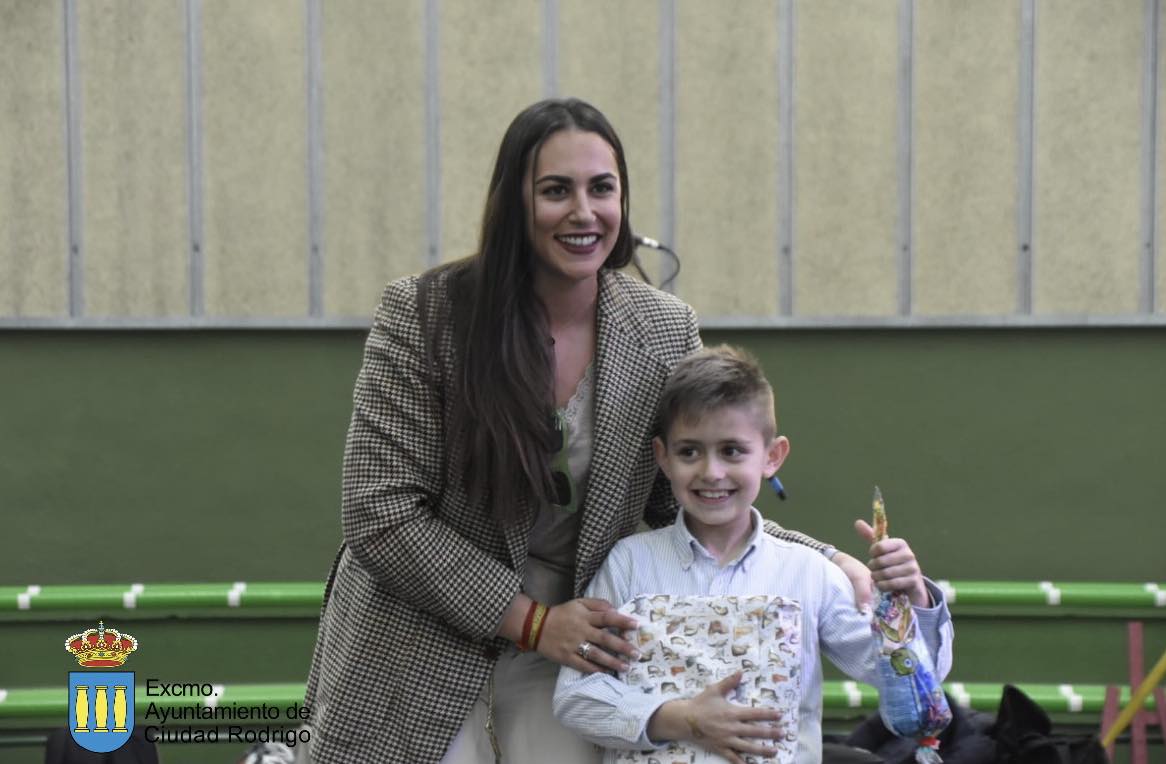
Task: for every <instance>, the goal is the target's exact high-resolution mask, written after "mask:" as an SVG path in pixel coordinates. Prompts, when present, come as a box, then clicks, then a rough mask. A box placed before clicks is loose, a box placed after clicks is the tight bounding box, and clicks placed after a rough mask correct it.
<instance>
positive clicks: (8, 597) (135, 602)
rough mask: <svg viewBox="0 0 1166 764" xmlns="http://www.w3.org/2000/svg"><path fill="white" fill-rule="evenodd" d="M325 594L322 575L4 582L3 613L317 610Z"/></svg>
mask: <svg viewBox="0 0 1166 764" xmlns="http://www.w3.org/2000/svg"><path fill="white" fill-rule="evenodd" d="M323 596H324V584H323V582H322V581H289V582H257V583H242V582H239V583H218V584H200V583H191V584H186V583H182V584H103V585H85V586H43V587H39V586H27V587H17V586H3V587H0V613H3V612H19V611H31V612H44V613H50V612H54V613H68V612H74V611H94V610H100V611H103V612H111V611H127V610H200V609H218V608H237V609H241V610H246V611H248V614H249V615H251V614H253V613H252V612H251V611H255V610H263V609H265V608H280V609H287V608H305V609H309V610H312V611H317V610H319V608H320V600H321V598H322V597H323Z"/></svg>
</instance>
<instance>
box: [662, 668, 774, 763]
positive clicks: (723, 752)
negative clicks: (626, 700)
mask: <svg viewBox="0 0 1166 764" xmlns="http://www.w3.org/2000/svg"><path fill="white" fill-rule="evenodd" d="M740 683H741V672H740V671H737V672H736V673H733V674H730V675H729V676H727V677H725V678H724V679H722V680H721V681H719V682H717V683H715V684H710V685H709V686H708V687H706V688H705V689H704V690H703V691H701V692H700V693H699V694H697V695H693V696H692V697H691V698H685V699H683V700H670V701H668V702H667V703H664V704H663V705H662V706H660V707H659V708H657V709H656V712H655V713H654V714H652V717H651V719H649V720H648V738H649V739H651V740H653V741H655V742H658V743H663V742H665V741H673V740H684V741H690V742H692V743H695V744H696V745H699V746H700V747H701V748H704V749H705V750H706V751H709V752H710V753H715V754H717V755H718V756H723V757H724V758H725V759H727V760H729V761H730V762H732V764H744V759H742V758H741V757H742V755H744V754H752V755H755V756H764V757H767V758H768V757H771V756H774V755H775V754H776V753H777V748H776V747H774V745H773V744H772V742H771V741H773V740H779V739H781V738H782V737H784V735H785V730H783V729H782V728H781V726H780V725H779V724H778V723H779V722H780V721H781V714H780V713H779V712H778V711H777V710H776V709H773V708H765V707H761V706H741V705H737V704H736V703H730V702H729V700H728V695H729V694H730V693H732V692H733V690H734V689H736V687H737V685H739V684H740Z"/></svg>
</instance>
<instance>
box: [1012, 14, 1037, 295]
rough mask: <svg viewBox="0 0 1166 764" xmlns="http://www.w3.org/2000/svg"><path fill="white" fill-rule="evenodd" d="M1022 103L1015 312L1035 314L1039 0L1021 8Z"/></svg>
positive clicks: (1020, 104)
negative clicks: (1037, 21)
mask: <svg viewBox="0 0 1166 764" xmlns="http://www.w3.org/2000/svg"><path fill="white" fill-rule="evenodd" d="M1020 16H1021V21H1020V103H1019V108H1018V110H1017V116H1018V120H1017V121H1018V122H1019V132H1020V136H1019V137H1020V151H1019V154H1020V157H1019V158H1020V167H1019V168H1018V170H1019V172H1018V182H1019V189H1018V190H1019V193H1018V195H1017V197H1018V198H1017V236H1018V239H1019V246H1018V247H1017V250H1018V251H1017V264H1016V270H1017V301H1016V312H1017V313H1020V314H1030V313H1032V302H1033V256H1034V255H1033V253H1034V252H1035V250H1036V242H1035V240H1034V238H1035V233H1036V225H1035V221H1034V220H1033V218H1034V214H1033V212H1034V198H1035V192H1034V186H1035V185H1036V151H1035V144H1036V127H1035V125H1036V0H1022V2H1021V6H1020Z"/></svg>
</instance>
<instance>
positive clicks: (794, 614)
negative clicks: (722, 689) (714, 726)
mask: <svg viewBox="0 0 1166 764" xmlns="http://www.w3.org/2000/svg"><path fill="white" fill-rule="evenodd" d="M620 612H621V613H628V614H631V615H634V616H636V617H637V619H638V620H639V623H640V625H639V628H638V629H635V630H632V631H628V632H626V633H625V634H624V638H625V639H627V640H628V641H629V642H631V643H632V644H634V645H635V646H636V647H637V648H638V649H639V651H640V658H639V660H638V661H636V662H633V663H632V664H631V665H630V667H629V668H628V671H627V672H626V673H623V674H621V675H620V678H621V679H622V680H623V681H625V682H627V683H628V684H629V685H631V686H633V687H638V688H640V689H641V690H643V691H644V692H645V693H653V694H658V695H661V696H663V697H664V698H668V699H671V698H676V699H680V698H688V697H691V696H693V695H696V694H697V693H699V692H700V691H701V690H703V689H704V688H705V687H706V686H708V685H710V684H713V683H715V682H718V681H720V680H722V679H724V678H725V677H727V676H729V675H730V674H732V673H733V672H735V671H738V670H739V671H742V672H743V675H742V679H741V683H740V684H739V685H738V686H737V689H736V691H735V692H734V693H733V694H731V695H730V696H729V700H730V701H732V702H734V703H739V704H741V705H745V706H766V707H769V708H773V709H776V710H777V711H779V712H780V713H781V722H779V724H780V725H781V727H782V729H783V731H784V732H785V734H784V736H783V737H782V738H781V739H779V740H776V741H771V742H772V743H773V744H774V745H775V746H776V748H777V755H776V756H774V757H773V758H768V759H761V758H759V757H755V756H748V755H746V756H743V757H742V758H744V759H745V761H747V762H750V764H762V762H783V763H785V762H793V761H794V755H795V753H796V752H797V747H798V705H799V704H800V702H801V669H802V653H801V638H802V629H801V626H802V609H801V606H800V605H799V604H798V603H797V602H796V601H794V600H791V599H788V598H783V597H775V596H770V595H753V596H745V595H722V596H676V595H669V594H656V595H651V594H643V595H640V596H638V597H636V598H634V599H633V600H632V601H631V602H629V603H627V604H626V605H624V606H623V607H621V608H620ZM609 760H610V757H609ZM615 761H618V762H643V764H648V762H656V763H658V764H678V763H679V762H683V764H698V762H710V763H711V762H723V761H725V760H724V759H723V758H722V757H720V756H717V755H715V754H712V753H709V752H707V751H705V750H704V749H703V748H700V747H699V746H696V745H694V744H691V743H683V742H677V743H672V744H670V745H669V746H668V747H667V748H665V749H661V750H656V751H619V752H618V753H617V754H616V756H615Z"/></svg>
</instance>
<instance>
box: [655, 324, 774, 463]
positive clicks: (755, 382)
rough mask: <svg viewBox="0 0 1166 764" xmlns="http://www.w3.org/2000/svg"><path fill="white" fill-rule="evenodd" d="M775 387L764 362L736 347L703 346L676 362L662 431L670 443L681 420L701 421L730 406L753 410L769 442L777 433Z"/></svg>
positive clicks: (659, 421) (663, 398)
mask: <svg viewBox="0 0 1166 764" xmlns="http://www.w3.org/2000/svg"><path fill="white" fill-rule="evenodd" d="M773 405H774V403H773V388H772V387H771V386H770V385H769V381H768V380H766V379H765V372H764V371H762V370H761V364H760V363H758V361H757V359H756V358H754V357H753V355H751V354H750V353H749V352H748V351H745V350H743V349H741V348H737V347H733V346H731V345H718V346H716V347H710V348H702V349H701V350H697V351H696V352H694V353H692V354H691V355H688V356H685V357H684V358H682V359H681V360H680V362H679V363H677V364H676V367H675V368H674V369H673V370H672V373H671V374H669V375H668V380H667V381H666V382H665V383H664V392H663V393H662V394H661V395H660V406H659V409H658V410H657V414H656V434H657V435H658V436H659V437H660V438H661V439H662V440H664V441H667V440H668V434H669V432H670V431H671V429H672V425H673V424H674V423H675V422H676V421H677V420H679V419H684V420H686V421H695V420H698V419H700V418H701V417H703V416H704V415H705V414H707V413H708V412H710V411H713V410H715V409H720V408H724V407H726V406H734V407H743V408H750V409H752V410H753V412H754V413H755V416H756V417H757V426H758V428H759V429H760V430H761V434H762V435H763V436H764V437H765V439H766V441H769V440H771V439H772V438H773V437H774V436H776V435H777V418H776V417H775V416H774V413H773Z"/></svg>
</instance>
